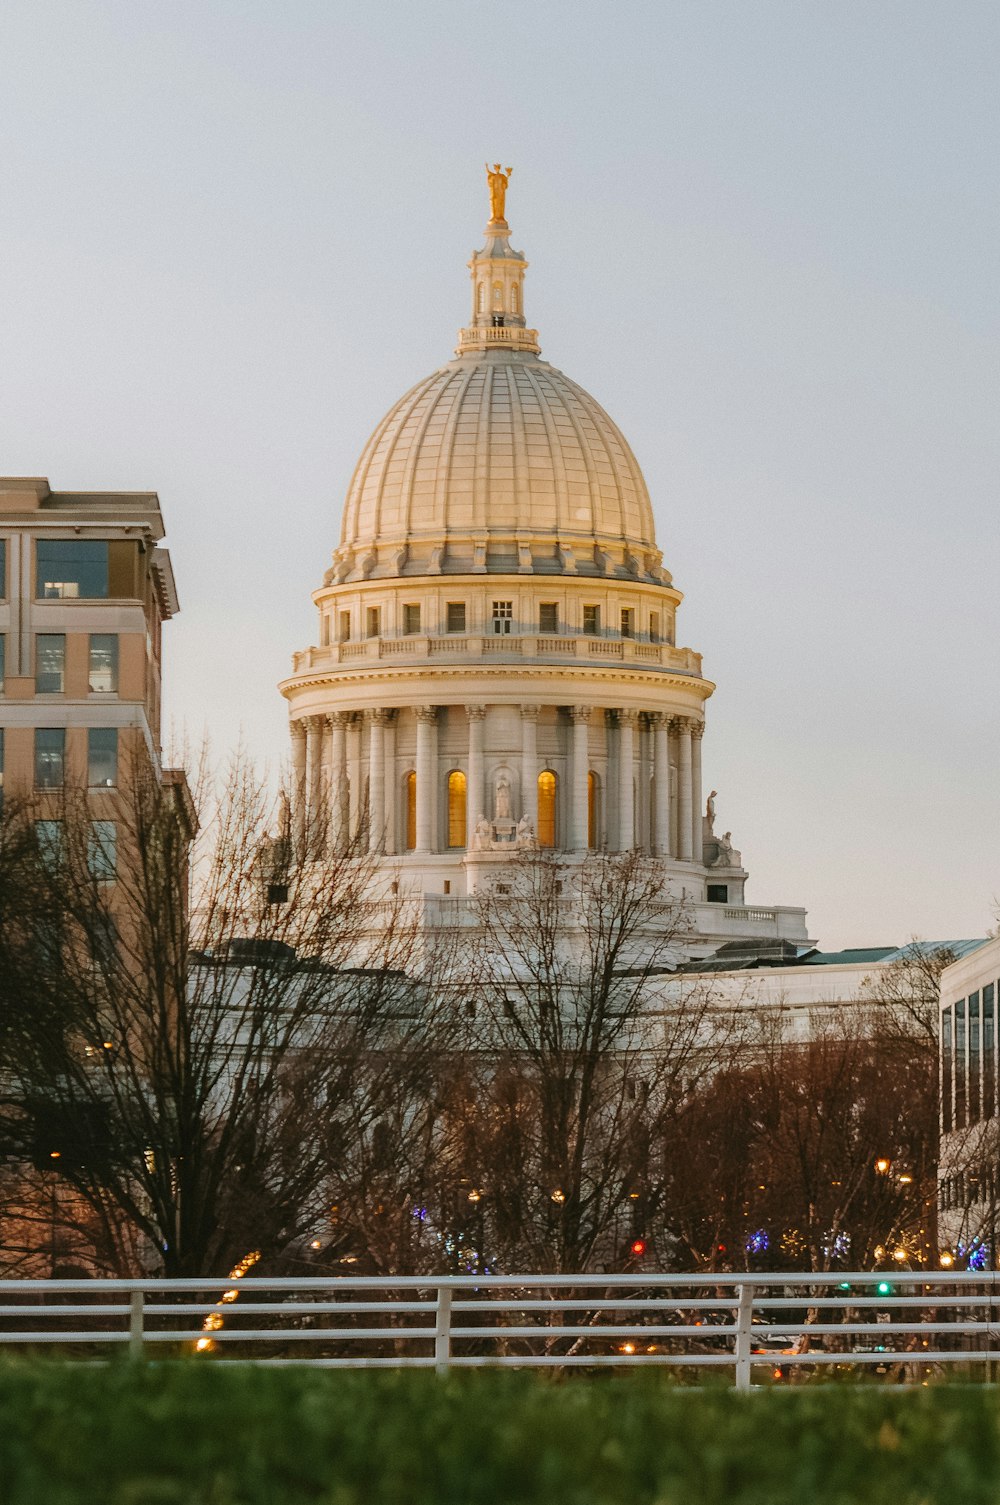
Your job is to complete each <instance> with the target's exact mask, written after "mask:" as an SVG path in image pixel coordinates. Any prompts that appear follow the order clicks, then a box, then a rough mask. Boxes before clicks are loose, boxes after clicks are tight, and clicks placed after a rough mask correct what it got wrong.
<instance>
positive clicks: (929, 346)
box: [0, 0, 1000, 946]
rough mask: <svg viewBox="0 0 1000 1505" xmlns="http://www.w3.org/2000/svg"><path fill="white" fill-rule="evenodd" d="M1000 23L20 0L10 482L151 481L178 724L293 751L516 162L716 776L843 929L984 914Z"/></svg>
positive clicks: (547, 283) (981, 925) (992, 7)
mask: <svg viewBox="0 0 1000 1505" xmlns="http://www.w3.org/2000/svg"><path fill="white" fill-rule="evenodd" d="M998 62H1000V6H997V5H996V4H995V3H993V0H991V3H972V0H968V3H966V0H949V3H946V0H939V3H936V4H926V3H920V0H895V3H894V0H880V3H879V4H877V5H872V4H871V0H865V3H837V4H833V5H831V4H828V3H818V0H816V3H807V0H797V3H790V0H782V3H767V0H754V3H753V4H748V3H747V0H732V3H714V0H687V3H676V0H652V3H647V0H639V3H619V4H612V3H610V0H605V3H603V4H594V3H589V0H574V3H569V0H549V3H548V4H545V5H539V4H537V3H535V0H508V3H507V4H505V5H503V6H502V7H499V8H496V7H487V6H482V5H476V4H472V3H469V0H467V3H464V4H459V3H443V0H421V3H419V4H414V3H412V0H410V3H406V4H402V3H384V4H379V3H377V0H369V3H368V4H365V5H361V4H360V3H358V4H352V5H347V4H343V3H337V0H280V3H277V0H271V3H264V0H170V3H169V4H163V3H162V0H159V3H151V0H103V3H96V0H62V3H59V0H3V6H2V8H0V133H2V134H0V139H2V148H0V329H2V357H0V472H3V473H5V474H8V475H46V476H48V477H49V480H50V482H51V484H52V486H53V487H54V488H55V489H57V490H58V489H63V490H77V489H81V490H86V489H99V488H112V489H122V490H128V489H135V490H146V489H149V490H155V491H158V492H159V494H160V498H161V502H162V505H163V510H164V514H165V518H166V522H167V528H168V544H169V547H170V549H171V553H172V556H173V560H174V567H175V571H176V574H177V580H178V587H179V591H180V597H181V604H182V608H183V610H182V614H181V615H180V616H179V617H178V618H177V620H176V621H175V622H174V623H173V624H171V627H170V629H169V632H168V634H167V647H166V653H167V669H166V672H167V685H168V689H167V704H168V713H169V715H170V716H171V717H172V719H173V723H174V726H175V728H176V729H177V730H178V731H180V729H181V728H186V729H187V731H188V732H189V733H190V734H192V735H194V736H198V735H199V734H200V733H201V731H202V729H203V728H206V727H207V728H208V730H209V731H210V734H211V737H212V740H213V743H214V746H215V748H216V750H217V751H218V752H219V753H220V755H221V754H222V753H224V752H225V751H226V750H228V749H229V748H230V747H231V746H233V745H234V744H235V742H236V741H237V740H238V739H239V737H240V735H241V733H242V736H243V737H244V739H245V741H246V743H247V744H248V745H249V746H250V747H251V748H252V749H254V750H255V751H256V752H258V753H259V754H260V756H261V757H262V758H266V759H268V760H269V761H271V762H272V763H273V764H277V762H278V761H279V760H280V759H281V758H282V757H283V756H284V754H285V748H286V733H285V727H286V718H285V708H284V702H283V701H282V700H281V698H280V697H279V696H278V694H277V692H276V690H275V688H274V687H275V684H276V682H277V681H278V680H279V679H280V678H281V677H282V676H283V675H284V674H286V673H287V672H288V671H289V667H290V655H291V653H292V651H293V650H294V649H296V648H299V647H303V646H305V645H306V644H308V643H310V642H312V641H314V640H315V624H314V614H313V608H312V604H311V601H310V592H311V591H312V590H313V589H314V588H315V587H316V586H317V585H318V584H319V583H320V580H321V577H322V574H323V570H324V569H325V568H326V566H327V565H328V563H329V558H330V551H331V549H332V548H333V547H334V546H335V544H336V543H337V541H338V536H339V528H340V509H341V504H342V501H343V497H344V494H345V490H346V487H347V483H348V481H349V479H350V475H351V471H352V469H353V466H354V463H355V460H356V458H357V456H358V454H359V453H360V450H361V448H362V446H363V444H364V441H365V439H366V438H367V436H368V434H369V432H370V431H371V429H372V428H373V427H374V425H375V423H376V422H377V420H378V419H379V418H380V417H381V415H382V413H383V412H384V411H385V410H386V409H387V408H388V407H389V406H390V405H391V404H392V403H393V402H394V401H395V399H396V398H397V397H398V396H400V395H401V393H402V392H403V391H404V390H405V389H406V388H408V387H409V386H410V385H412V383H413V382H415V381H416V380H418V379H419V378H420V377H422V376H424V375H426V374H427V373H428V372H430V371H431V370H433V369H434V368H435V367H436V366H438V365H440V364H441V363H442V362H443V361H445V360H447V359H448V358H449V356H450V354H451V351H452V347H453V345H454V338H455V333H456V331H457V329H458V327H459V325H460V324H461V323H462V322H464V320H465V317H466V311H467V308H468V290H467V276H468V274H467V272H466V268H465V262H466V261H467V259H468V256H469V254H470V252H471V250H472V249H473V246H474V245H476V244H478V243H479V241H480V239H481V230H482V226H483V224H484V222H485V219H486V217H487V199H486V191H485V187H484V183H483V161H484V159H486V158H489V160H490V161H493V160H495V159H496V158H502V159H503V161H504V162H505V163H508V162H509V163H512V164H513V165H514V176H513V179H512V182H511V187H510V191H509V194H508V206H507V207H508V218H509V220H510V221H511V224H512V227H513V243H514V244H515V245H516V246H518V247H519V248H523V249H524V250H525V252H526V254H527V256H528V258H529V260H530V262H531V270H530V271H529V273H528V285H527V294H526V312H527V314H528V318H529V322H530V323H531V324H532V325H536V326H537V327H538V329H539V331H540V335H541V343H542V351H543V357H544V358H545V359H547V360H550V361H551V362H552V363H553V364H554V365H556V366H558V367H559V368H560V369H562V370H564V371H566V372H567V373H568V374H569V375H570V376H572V377H573V378H574V379H575V380H577V381H579V382H580V383H582V385H583V386H585V387H586V388H588V389H589V390H590V391H591V392H592V393H593V394H594V396H595V397H596V398H597V399H598V400H599V401H600V402H601V403H603V404H604V406H605V407H606V408H607V409H608V410H609V412H610V413H611V415H612V416H613V417H614V418H615V420H616V421H617V422H618V423H619V425H620V426H621V427H622V429H623V430H624V432H625V434H626V436H627V437H628V438H629V440H630V441H631V443H632V445H633V448H634V449H635V451H636V454H637V456H638V458H639V462H640V464H641V465H642V467H643V469H644V471H645V474H646V478H647V481H648V483H649V488H650V492H651V494H652V497H653V502H654V508H655V512H656V518H657V526H658V530H659V543H660V546H661V547H662V548H663V550H664V554H665V560H666V563H667V566H668V568H669V569H670V570H671V571H672V572H673V575H674V579H675V582H676V583H677V585H678V586H679V587H680V588H681V589H682V590H683V591H684V592H685V593H686V601H685V603H684V605H683V607H682V608H681V614H680V618H679V624H678V641H679V642H681V643H685V644H689V645H691V646H692V647H695V648H697V649H699V650H700V651H701V652H702V653H703V654H704V663H705V672H706V674H707V675H708V676H709V678H711V679H713V680H714V681H716V683H717V685H718V689H717V691H716V694H715V695H714V697H713V698H712V700H711V701H710V702H709V705H708V712H707V714H708V730H707V733H706V737H705V742H704V759H705V778H706V784H705V787H706V790H707V789H708V788H712V787H714V788H717V789H718V790H719V798H718V807H719V824H720V827H721V829H730V828H731V829H732V832H733V840H734V843H735V844H736V845H737V846H738V847H740V848H742V850H743V854H744V860H745V862H746V865H747V867H748V868H749V870H750V883H749V884H748V890H747V897H748V900H749V902H751V903H755V904H770V903H784V904H803V905H805V906H806V908H807V909H808V910H809V925H810V934H811V935H812V936H813V937H815V938H817V939H818V940H820V941H821V942H822V943H823V944H824V945H827V946H841V945H863V944H878V943H884V944H898V943H901V942H903V941H905V940H906V939H907V938H908V937H909V936H911V935H914V934H917V935H921V936H924V937H929V938H934V939H937V938H943V937H956V936H971V935H975V934H980V933H982V932H983V931H984V929H985V928H986V927H987V925H989V924H990V923H992V920H993V905H994V896H995V895H998V894H1000V873H998V862H997V858H998V854H1000V821H998V816H1000V787H998V780H997V749H998V746H1000V699H998V694H997V656H998V654H997V650H998V631H997V626H998V620H997V619H998V606H997V599H998V575H1000V549H998V543H997V537H998V529H997V476H998V460H1000V455H998V448H1000V445H998V439H997V436H998V425H997V412H998V408H997V400H998V390H997V387H998V383H997V374H998V361H997V355H998V351H997V323H998V320H997V291H998V275H997V268H998V265H1000V262H998V249H1000V247H998V239H1000V237H998V218H1000V216H998V208H997V192H996V189H997V176H998V166H1000V163H998V151H997V141H998V125H1000V119H998V116H1000V111H998V107H997V99H998V97H1000V94H998V84H1000V66H998Z"/></svg>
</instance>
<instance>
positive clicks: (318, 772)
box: [306, 716, 324, 857]
mask: <svg viewBox="0 0 1000 1505" xmlns="http://www.w3.org/2000/svg"><path fill="white" fill-rule="evenodd" d="M306 782H307V784H308V795H307V805H308V814H307V817H306V821H307V837H306V842H307V846H308V848H309V855H310V857H316V856H318V855H319V849H320V842H321V841H322V836H321V832H322V828H323V816H324V810H323V717H322V716H310V717H309V719H308V721H307V722H306Z"/></svg>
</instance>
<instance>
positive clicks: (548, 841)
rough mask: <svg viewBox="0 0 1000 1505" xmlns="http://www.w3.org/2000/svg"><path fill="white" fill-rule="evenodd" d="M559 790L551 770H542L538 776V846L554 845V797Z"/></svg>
mask: <svg viewBox="0 0 1000 1505" xmlns="http://www.w3.org/2000/svg"><path fill="white" fill-rule="evenodd" d="M558 790H559V780H558V776H557V775H556V774H554V773H553V772H552V769H551V768H544V769H543V770H542V772H541V773H540V774H539V775H538V832H537V834H538V845H539V846H540V847H546V848H550V847H554V846H555V844H556V823H557V822H556V796H557V794H558Z"/></svg>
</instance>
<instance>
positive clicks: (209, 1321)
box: [194, 1249, 260, 1353]
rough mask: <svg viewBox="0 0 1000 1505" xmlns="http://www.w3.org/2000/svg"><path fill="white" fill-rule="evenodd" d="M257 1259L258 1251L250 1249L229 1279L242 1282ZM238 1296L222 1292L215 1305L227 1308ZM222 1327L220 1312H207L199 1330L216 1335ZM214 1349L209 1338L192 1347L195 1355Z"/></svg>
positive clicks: (235, 1293)
mask: <svg viewBox="0 0 1000 1505" xmlns="http://www.w3.org/2000/svg"><path fill="white" fill-rule="evenodd" d="M259 1259H260V1250H259V1249H251V1250H250V1252H249V1253H248V1254H244V1256H243V1258H242V1259H241V1260H240V1261H239V1262H238V1263H237V1264H235V1265H234V1266H233V1268H232V1269H231V1270H230V1272H229V1279H230V1280H242V1279H243V1276H244V1275H245V1274H246V1273H247V1271H248V1270H252V1269H253V1267H254V1265H255V1264H256V1263H257V1261H258V1260H259ZM239 1294H240V1293H239V1291H234V1290H228V1291H223V1293H222V1295H221V1297H220V1298H219V1300H218V1301H217V1302H216V1303H215V1304H216V1306H228V1305H229V1304H230V1303H231V1302H233V1301H237V1300H238V1299H239ZM222 1326H223V1317H222V1314H221V1312H209V1314H208V1316H207V1317H206V1318H205V1320H204V1322H203V1323H202V1324H201V1330H202V1332H203V1333H217V1332H218V1331H219V1328H220V1327H222ZM214 1347H215V1344H214V1343H213V1342H212V1339H211V1338H199V1339H198V1341H197V1343H196V1344H195V1345H194V1351H195V1353H211V1351H212V1349H213V1348H214Z"/></svg>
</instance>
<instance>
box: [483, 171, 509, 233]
mask: <svg viewBox="0 0 1000 1505" xmlns="http://www.w3.org/2000/svg"><path fill="white" fill-rule="evenodd" d="M483 166H484V167H485V168H486V181H487V183H489V185H490V214H491V216H492V218H493V219H495V220H497V219H501V220H502V219H503V218H504V199H505V198H506V196H507V184H508V183H509V182H510V175H511V173H512V172H513V171H514V169H513V168H512V167H508V168H507V170H506V171H504V169H503V168H502V167H501V166H500V163H499V162H494V164H493V166H492V167H490V164H489V163H488V162H484V163H483Z"/></svg>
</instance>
